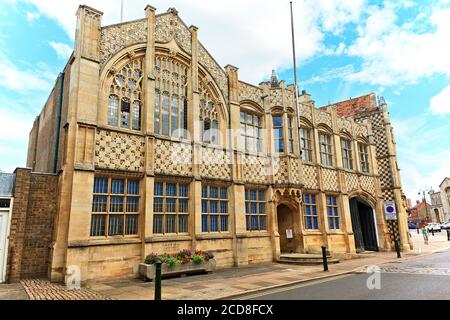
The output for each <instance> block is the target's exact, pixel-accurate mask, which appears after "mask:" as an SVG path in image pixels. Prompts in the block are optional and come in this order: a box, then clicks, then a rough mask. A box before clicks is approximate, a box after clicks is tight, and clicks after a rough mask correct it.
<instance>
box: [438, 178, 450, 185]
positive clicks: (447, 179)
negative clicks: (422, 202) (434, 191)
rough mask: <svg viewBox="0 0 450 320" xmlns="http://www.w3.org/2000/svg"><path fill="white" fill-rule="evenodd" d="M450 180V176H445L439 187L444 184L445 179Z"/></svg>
mask: <svg viewBox="0 0 450 320" xmlns="http://www.w3.org/2000/svg"><path fill="white" fill-rule="evenodd" d="M447 180H450V178H449V177H446V178H444V180H442V182H441V183H440V184H439V187H440V186H442V185H443V184H444V182H445V181H447Z"/></svg>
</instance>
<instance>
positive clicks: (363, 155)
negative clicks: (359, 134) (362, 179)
mask: <svg viewBox="0 0 450 320" xmlns="http://www.w3.org/2000/svg"><path fill="white" fill-rule="evenodd" d="M358 150H359V161H360V163H361V171H362V172H364V173H369V171H370V168H369V147H368V146H367V144H364V143H358Z"/></svg>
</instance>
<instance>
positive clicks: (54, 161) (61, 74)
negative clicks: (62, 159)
mask: <svg viewBox="0 0 450 320" xmlns="http://www.w3.org/2000/svg"><path fill="white" fill-rule="evenodd" d="M64 76H65V72H64V71H63V72H61V73H60V74H59V81H60V82H59V100H58V117H57V119H56V141H55V154H54V157H53V159H54V160H53V173H54V174H56V166H57V164H58V153H59V132H60V130H61V112H62V102H63V89H64Z"/></svg>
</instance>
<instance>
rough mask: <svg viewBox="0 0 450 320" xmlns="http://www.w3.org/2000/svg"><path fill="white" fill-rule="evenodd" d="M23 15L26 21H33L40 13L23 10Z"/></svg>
mask: <svg viewBox="0 0 450 320" xmlns="http://www.w3.org/2000/svg"><path fill="white" fill-rule="evenodd" d="M25 17H26V19H27V21H28V22H33V21H35V20H38V19H39V18H40V17H41V15H40V14H39V13H37V12H31V11H27V12H25Z"/></svg>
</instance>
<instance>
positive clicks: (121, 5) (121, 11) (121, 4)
mask: <svg viewBox="0 0 450 320" xmlns="http://www.w3.org/2000/svg"><path fill="white" fill-rule="evenodd" d="M123 1H124V0H120V22H121V23H122V22H123Z"/></svg>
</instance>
